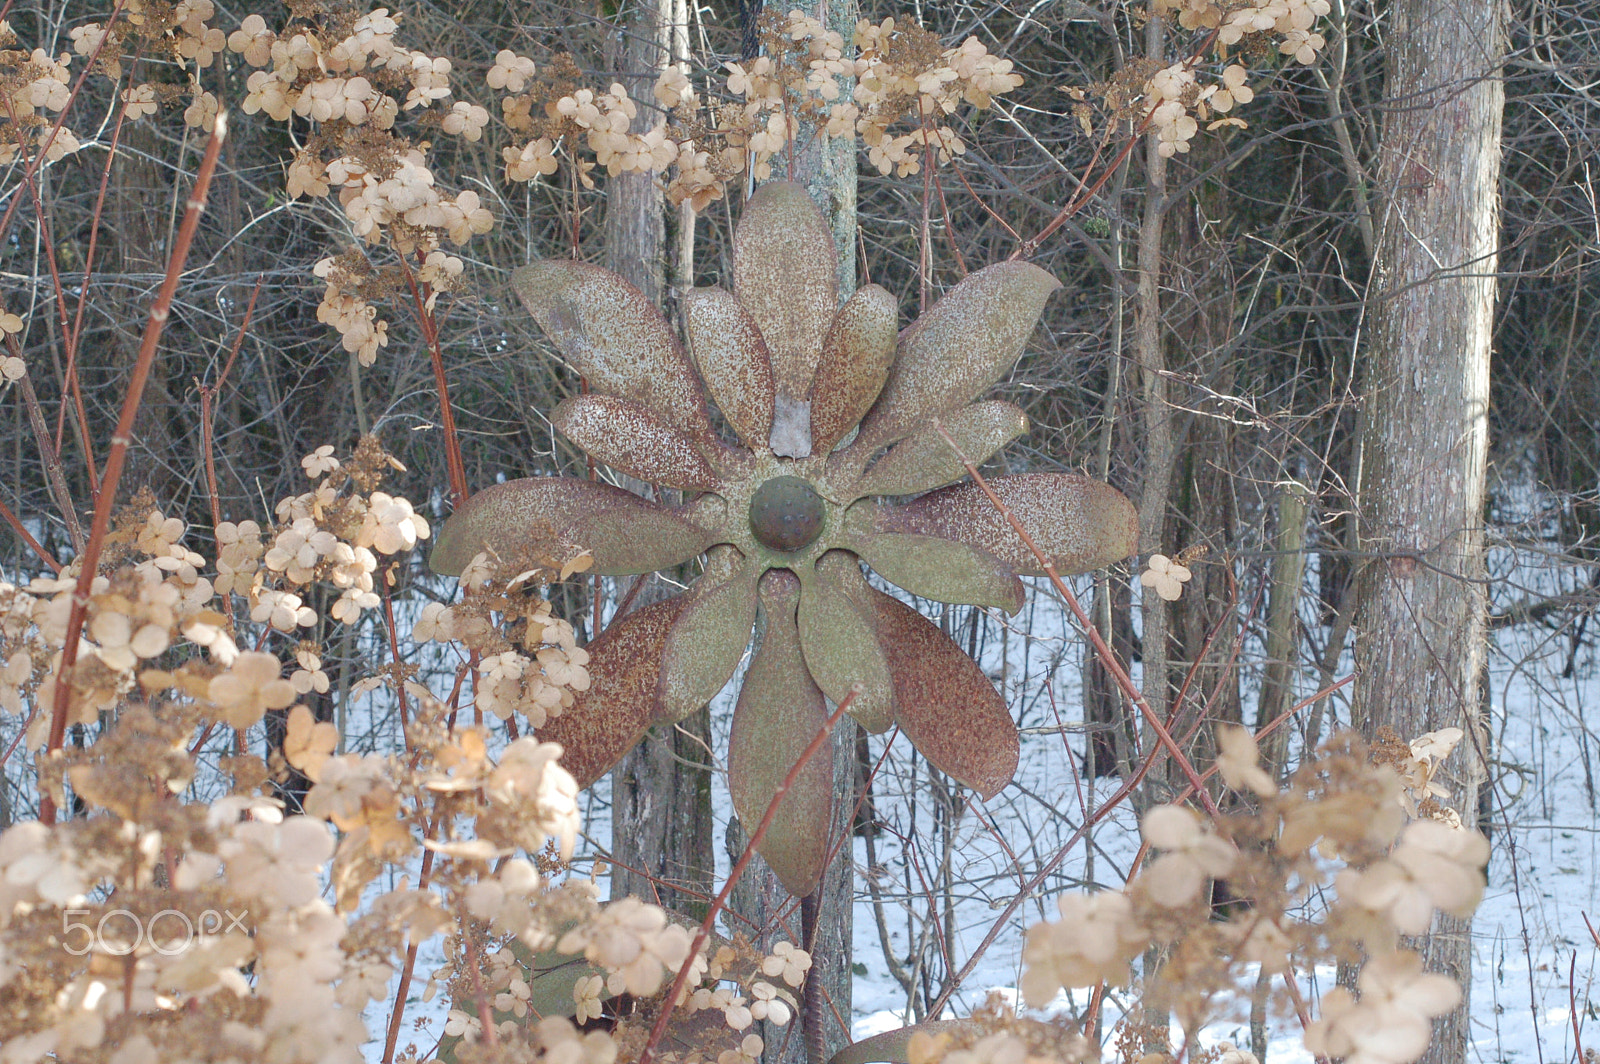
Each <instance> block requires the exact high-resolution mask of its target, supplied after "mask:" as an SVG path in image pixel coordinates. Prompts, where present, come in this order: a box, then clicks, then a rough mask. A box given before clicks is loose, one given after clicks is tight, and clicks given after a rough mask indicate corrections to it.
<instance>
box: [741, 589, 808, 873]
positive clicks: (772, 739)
mask: <svg viewBox="0 0 1600 1064" xmlns="http://www.w3.org/2000/svg"><path fill="white" fill-rule="evenodd" d="M799 598H800V582H799V580H798V579H797V578H796V577H795V575H794V574H793V573H791V572H788V571H786V570H783V569H773V570H771V571H769V572H768V573H767V574H766V575H765V576H764V577H762V579H761V606H762V611H763V616H764V618H765V620H764V622H763V624H762V631H761V641H760V643H759V645H758V646H757V647H756V653H755V657H754V658H752V659H751V661H750V670H749V672H747V673H746V674H745V680H744V687H743V689H742V690H741V691H740V692H739V703H738V705H737V706H736V707H735V708H734V711H733V729H732V734H731V735H730V736H729V740H728V790H729V792H730V793H731V796H732V798H733V808H734V810H735V811H736V812H737V813H738V814H739V821H740V822H741V823H742V824H743V825H744V829H745V831H746V832H749V833H751V834H754V833H755V830H756V826H757V825H758V824H760V823H761V819H762V817H764V816H766V813H767V808H768V806H770V805H771V804H772V799H773V796H774V795H776V794H777V792H778V787H779V786H780V785H781V784H782V783H783V780H784V778H785V777H787V776H788V775H789V772H790V771H791V770H792V769H793V768H794V766H795V764H796V763H797V762H798V761H799V760H800V755H801V754H802V753H803V752H804V751H805V748H806V747H807V746H809V745H810V743H811V740H812V738H813V737H815V736H816V734H817V732H819V731H821V730H822V726H823V725H824V724H825V723H826V722H827V719H828V711H827V705H826V703H825V702H824V701H823V697H822V692H821V691H820V690H819V689H818V688H817V685H816V683H814V682H813V681H812V679H811V674H810V673H809V672H808V671H807V670H806V665H805V661H804V660H803V659H802V657H801V653H800V633H799V631H798V630H797V628H796V626H795V608H796V606H797V604H798V600H799ZM832 805H833V758H832V756H831V754H830V753H829V750H828V746H827V744H824V745H823V747H822V748H821V749H820V750H818V751H817V753H816V755H815V756H813V757H812V758H811V760H809V761H807V762H806V763H805V765H804V767H802V768H801V770H800V773H799V775H798V777H797V778H796V779H795V782H794V786H792V787H791V788H790V789H789V791H788V792H787V793H786V794H785V795H784V796H783V800H782V801H781V802H780V803H779V805H778V809H777V813H776V815H775V816H774V818H773V821H772V824H771V826H770V827H769V828H768V829H767V834H766V836H765V837H764V838H763V840H762V843H761V845H760V846H759V847H758V850H759V851H760V853H761V856H762V857H764V858H766V860H767V864H769V865H771V866H772V870H773V871H774V872H775V873H777V876H778V880H779V881H780V882H781V883H783V885H784V887H785V888H786V889H787V890H788V891H789V893H791V894H794V895H796V896H799V897H804V896H805V895H807V894H810V893H811V892H812V891H813V890H815V889H816V887H817V883H818V881H819V880H820V879H821V878H822V872H823V869H824V868H826V867H827V863H828V824H829V822H830V819H831V816H830V814H831V810H832Z"/></svg>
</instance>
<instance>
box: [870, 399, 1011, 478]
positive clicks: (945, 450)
mask: <svg viewBox="0 0 1600 1064" xmlns="http://www.w3.org/2000/svg"><path fill="white" fill-rule="evenodd" d="M943 428H944V430H945V432H947V433H949V434H950V438H951V439H953V440H955V441H956V446H958V447H960V448H961V453H962V454H964V455H966V456H967V457H968V458H970V459H971V460H972V464H973V465H982V464H983V463H984V462H985V461H987V460H988V459H989V458H991V457H993V456H994V454H995V452H997V451H999V450H1000V448H1002V447H1004V446H1005V445H1006V444H1008V443H1010V442H1011V441H1012V440H1014V439H1016V438H1017V437H1018V436H1021V435H1022V434H1023V433H1024V432H1027V431H1028V415H1027V414H1024V413H1023V412H1022V411H1021V410H1019V409H1018V408H1017V407H1015V406H1013V405H1012V404H1010V403H1007V402H1003V401H1001V400H999V399H990V400H988V401H986V402H981V403H973V404H972V405H971V406H968V407H965V408H963V409H961V410H959V411H957V412H956V413H954V414H951V415H950V416H949V417H947V418H945V419H944V422H943ZM966 475H967V470H966V467H965V466H963V465H962V464H961V459H960V458H958V457H956V452H955V451H953V450H951V449H950V444H948V443H946V442H945V439H944V437H943V436H941V435H939V431H938V430H937V429H935V428H933V427H931V426H930V427H928V428H925V429H922V430H921V431H919V432H917V433H915V434H914V435H912V436H909V437H907V438H906V439H904V440H901V441H900V442H899V443H897V444H895V445H894V446H893V447H892V448H890V450H889V452H888V453H887V454H885V455H884V456H883V457H882V458H880V459H878V460H877V462H875V463H873V466H872V468H871V469H869V470H867V472H866V473H865V474H864V475H863V476H862V478H861V480H860V481H859V482H857V484H856V486H855V489H854V490H855V491H856V492H857V493H859V494H861V495H913V494H915V493H917V492H920V491H932V490H933V489H934V488H940V487H943V486H944V485H946V484H954V483H955V482H956V481H958V480H960V479H961V478H962V477H964V476H966Z"/></svg>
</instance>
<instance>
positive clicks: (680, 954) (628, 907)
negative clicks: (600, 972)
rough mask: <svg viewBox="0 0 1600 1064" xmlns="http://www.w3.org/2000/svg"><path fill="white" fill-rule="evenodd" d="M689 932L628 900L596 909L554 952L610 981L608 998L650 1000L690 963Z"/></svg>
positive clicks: (654, 909)
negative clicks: (578, 956)
mask: <svg viewBox="0 0 1600 1064" xmlns="http://www.w3.org/2000/svg"><path fill="white" fill-rule="evenodd" d="M689 945H690V938H689V932H688V930H687V929H686V928H683V927H681V926H679V925H677V924H672V923H668V922H667V914H666V913H665V912H664V911H662V910H661V909H660V908H659V907H657V906H654V905H647V904H645V903H644V902H642V901H640V900H639V899H638V898H636V897H633V896H632V895H629V896H628V897H626V898H623V899H621V900H620V901H614V902H612V903H611V904H609V905H607V906H606V907H605V908H603V909H601V910H600V912H599V913H598V914H597V915H596V916H595V917H594V918H593V919H591V920H590V921H589V922H587V923H585V924H580V925H579V926H578V927H576V928H574V929H573V930H571V931H568V932H567V933H566V934H565V935H563V936H562V938H561V941H560V943H559V944H557V946H556V949H557V950H558V951H560V952H562V953H580V952H581V953H582V954H583V955H584V956H585V957H587V958H588V960H589V961H590V963H592V964H597V965H599V966H601V967H602V968H605V969H606V971H607V972H609V973H610V975H609V976H608V977H607V979H606V987H607V989H609V990H610V991H611V993H613V994H621V993H624V992H626V993H629V994H634V995H649V994H654V993H655V992H656V991H657V990H660V989H661V982H662V980H663V979H664V978H665V977H666V976H667V974H668V973H669V972H676V971H677V970H678V969H679V968H680V967H681V966H682V965H683V962H684V961H686V960H687V959H688V958H689Z"/></svg>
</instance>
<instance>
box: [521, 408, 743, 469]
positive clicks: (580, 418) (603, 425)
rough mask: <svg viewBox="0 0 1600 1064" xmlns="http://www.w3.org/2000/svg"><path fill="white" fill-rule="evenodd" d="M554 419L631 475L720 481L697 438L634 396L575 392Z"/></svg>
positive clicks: (595, 455)
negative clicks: (681, 430) (634, 398)
mask: <svg viewBox="0 0 1600 1064" xmlns="http://www.w3.org/2000/svg"><path fill="white" fill-rule="evenodd" d="M550 421H551V423H552V424H553V425H555V427H556V428H558V429H560V430H561V432H562V433H563V434H564V435H565V436H566V437H567V439H569V440H571V441H572V442H573V443H575V444H577V445H578V446H579V447H581V448H583V450H584V453H586V454H588V455H589V456H590V457H591V458H593V459H594V460H595V461H597V462H601V463H604V464H605V465H608V466H610V467H611V468H613V469H617V470H621V471H622V472H624V473H627V474H628V475H629V476H634V477H638V478H639V479H640V480H646V481H649V482H650V483H652V484H657V485H660V486H662V487H667V488H683V489H686V490H689V491H712V490H714V489H716V488H718V487H720V486H721V484H722V478H721V477H719V476H717V474H716V471H715V470H713V469H712V468H711V465H710V463H708V462H707V461H706V460H705V456H704V455H702V454H701V453H700V450H699V448H697V447H696V446H695V444H694V441H693V440H691V439H689V437H687V436H685V435H684V434H683V433H681V432H679V431H677V430H676V429H674V428H672V427H671V426H670V425H668V424H666V423H665V422H664V421H662V420H661V419H660V418H658V417H656V416H655V415H654V414H652V413H650V411H648V410H646V409H645V408H644V407H643V406H641V405H640V404H638V403H636V402H634V401H633V400H631V399H618V398H617V397H616V396H614V395H575V396H573V397H572V398H570V399H567V400H565V401H564V402H562V403H561V405H559V406H557V407H556V408H555V410H554V412H552V413H551V415H550Z"/></svg>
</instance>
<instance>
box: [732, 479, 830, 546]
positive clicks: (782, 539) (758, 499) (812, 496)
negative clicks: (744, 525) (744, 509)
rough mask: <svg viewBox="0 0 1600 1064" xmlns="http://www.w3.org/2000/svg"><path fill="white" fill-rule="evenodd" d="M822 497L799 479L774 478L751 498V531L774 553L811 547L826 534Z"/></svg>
mask: <svg viewBox="0 0 1600 1064" xmlns="http://www.w3.org/2000/svg"><path fill="white" fill-rule="evenodd" d="M822 518H823V508H822V496H820V495H818V494H817V492H816V489H815V488H813V487H812V486H811V485H810V484H807V483H806V482H805V481H804V480H801V479H800V478H799V477H773V478H772V479H771V480H769V481H767V482H766V483H765V484H763V485H761V486H760V487H759V488H757V489H756V490H755V494H754V495H751V496H750V531H752V532H754V533H755V536H756V540H757V541H758V542H759V543H760V544H761V545H762V546H764V547H770V548H771V549H772V550H782V551H791V550H799V549H800V548H801V547H806V546H809V545H810V544H811V543H812V542H813V541H814V540H815V539H816V538H817V536H818V535H820V534H821V533H822Z"/></svg>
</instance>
